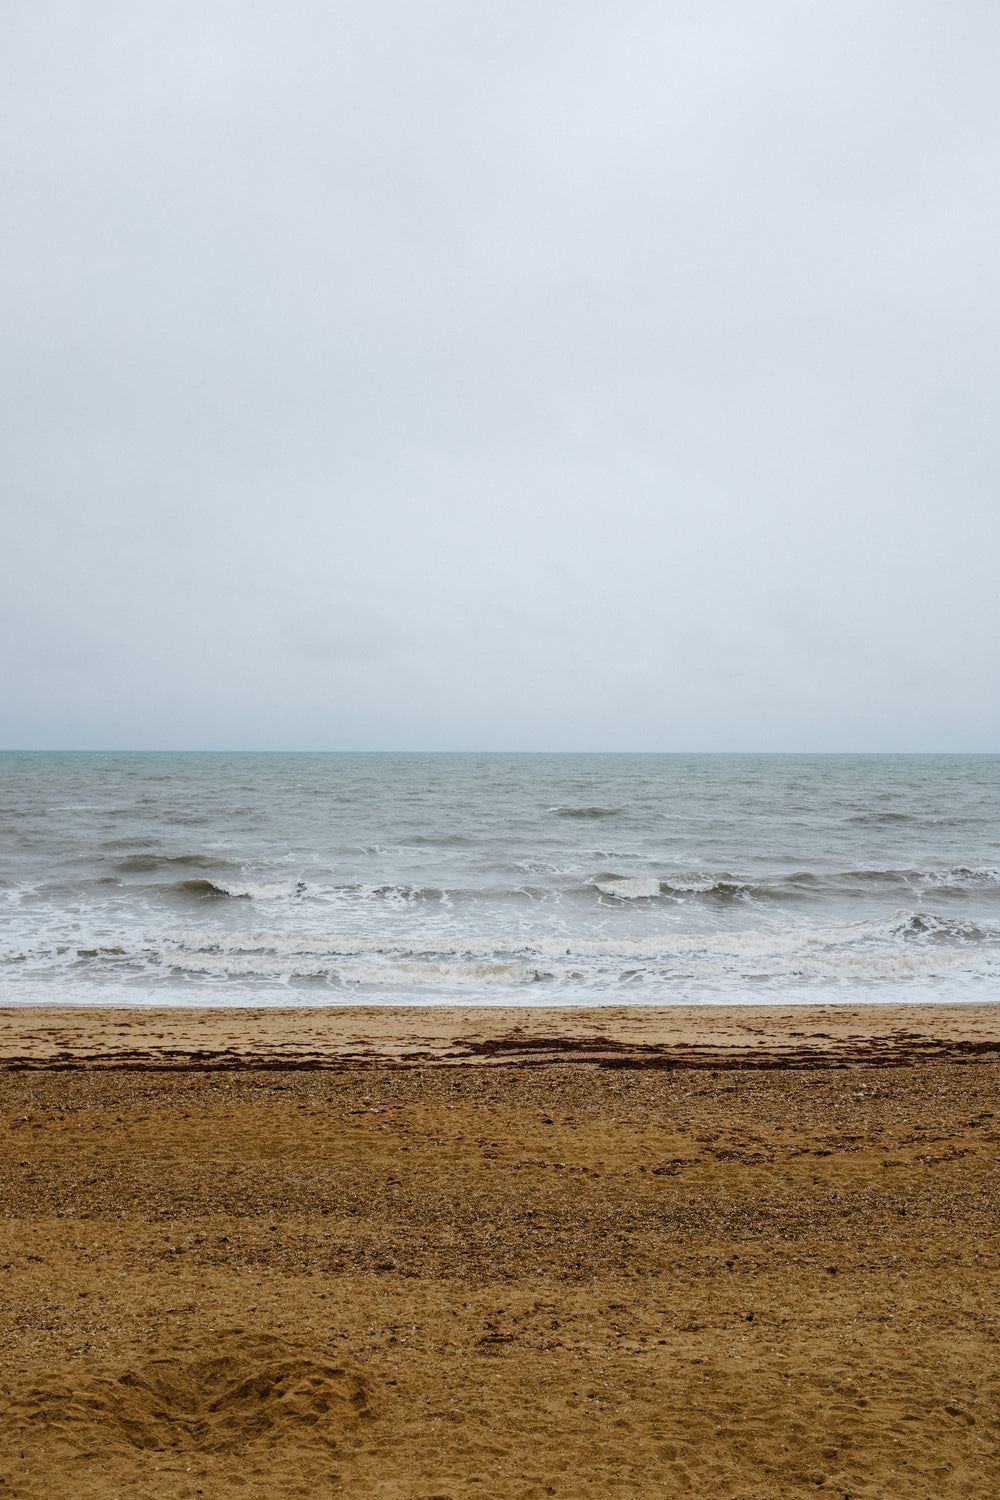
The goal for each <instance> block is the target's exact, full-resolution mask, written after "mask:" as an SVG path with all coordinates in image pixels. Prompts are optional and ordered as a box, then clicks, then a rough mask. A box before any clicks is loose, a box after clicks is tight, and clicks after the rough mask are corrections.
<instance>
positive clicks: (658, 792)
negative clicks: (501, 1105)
mask: <svg viewBox="0 0 1000 1500" xmlns="http://www.w3.org/2000/svg"><path fill="white" fill-rule="evenodd" d="M996 999H1000V757H997V756H961V755H943V756H933V755H919V756H905V755H898V756H894V755H879V756H866V755H831V756H823V755H638V754H637V755H627V754H607V755H605V754H576V755H574V754H566V755H558V754H492V755H490V754H416V753H415V754H391V753H383V754H378V753H372V754H357V753H343V754H338V753H331V754H305V753H303V754H282V753H269V754H252V753H244V754H222V753H204V754H201V753H187V754H184V753H170V754H166V753H164V754H158V753H144V754H124V753H107V754H98V753H73V754H68V753H67V754H60V753H21V752H7V753H4V754H2V755H0V1004H6V1005H31V1004H42V1003H44V1004H81V1005H152V1004H159V1005H162V1004H171V1005H175V1004H176V1005H226V1006H229V1005H244V1004H246V1005H272V1004H274V1005H289V1004H294V1005H310V1004H322V1005H330V1004H340V1003H343V1004H357V1003H368V1004H441V1003H447V1004H494V1005H495V1004H539V1005H552V1004H556V1005H561V1004H566V1005H597V1004H669V1003H682V1002H683V1003H706V1004H711V1003H721V1002H732V1001H737V1000H739V1001H747V1000H750V1001H754V1002H757V1003H775V1004H777V1003H790V1002H798V1001H859V1000H866V1001H887V1002H888V1001H892V1002H905V1001H931V1000H951V1001H957V1000H977V1001H982V1000H996Z"/></svg>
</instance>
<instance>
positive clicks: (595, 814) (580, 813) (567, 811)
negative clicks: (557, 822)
mask: <svg viewBox="0 0 1000 1500" xmlns="http://www.w3.org/2000/svg"><path fill="white" fill-rule="evenodd" d="M549 812H550V813H555V815H556V817H557V818H614V817H617V815H618V814H619V813H620V812H621V808H620V807H550V808H549Z"/></svg>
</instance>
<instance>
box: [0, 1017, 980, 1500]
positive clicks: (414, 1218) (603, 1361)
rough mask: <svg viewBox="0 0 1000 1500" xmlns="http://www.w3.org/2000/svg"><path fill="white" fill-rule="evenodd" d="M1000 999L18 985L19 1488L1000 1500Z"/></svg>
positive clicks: (7, 1282)
mask: <svg viewBox="0 0 1000 1500" xmlns="http://www.w3.org/2000/svg"><path fill="white" fill-rule="evenodd" d="M998 1056H1000V1010H998V1009H997V1008H996V1007H991V1006H979V1007H965V1006H963V1007H952V1006H949V1007H943V1006H942V1007H919V1008H914V1009H912V1010H906V1011H903V1010H892V1009H889V1008H881V1007H867V1008H866V1007H850V1008H848V1007H843V1008H840V1007H832V1008H829V1009H818V1008H817V1009H811V1008H809V1009H807V1008H788V1009H786V1010H780V1011H777V1010H771V1009H767V1008H764V1007H761V1008H754V1007H749V1006H748V1007H732V1008H726V1009H724V1010H723V1009H719V1010H713V1011H711V1012H706V1011H705V1010H685V1009H682V1008H677V1009H639V1008H636V1009H632V1008H629V1009H617V1008H616V1009H611V1008H606V1009H602V1010H588V1011H575V1012H573V1011H541V1010H513V1009H508V1010H504V1011H499V1010H492V1011H486V1010H478V1009H477V1010H469V1009H467V1010H463V1011H458V1010H445V1009H433V1010H432V1009H426V1010H425V1009H421V1010H416V1009H411V1010H398V1011H381V1010H365V1009H361V1008H358V1009H354V1010H350V1011H343V1010H298V1011H282V1012H274V1011H266V1012H265V1011H248V1010H243V1011H228V1012H220V1011H211V1012H207V1011H200V1012H199V1011H177V1010H161V1011H156V1012H149V1011H141V1012H140V1011H99V1012H98V1011H95V1012H84V1011H80V1010H60V1011H56V1010H6V1011H3V1012H0V1089H2V1091H3V1101H2V1102H3V1115H2V1120H3V1123H4V1125H5V1127H6V1128H5V1130H4V1132H3V1139H4V1143H5V1151H4V1155H3V1160H2V1163H0V1203H2V1215H3V1216H2V1218H0V1235H2V1244H0V1265H2V1267H3V1276H2V1280H0V1338H2V1345H3V1370H2V1377H0V1381H2V1389H0V1496H3V1495H8V1494H9V1495H21V1496H39V1497H40V1496H45V1497H49V1496H51V1497H74V1500H76V1497H78V1496H88V1495H99V1496H102V1497H106V1500H112V1497H118V1500H124V1497H125V1496H128V1497H133V1496H135V1497H143V1496H164V1497H167V1496H169V1497H174V1496H188V1495H191V1496H193V1495H199V1494H201V1495H205V1496H223V1495H225V1496H229V1495H235V1496H247V1497H251V1496H286V1495H287V1496H290V1495H308V1496H326V1495H340V1494H344V1495H353V1496H365V1497H367V1496H385V1497H390V1500H434V1497H448V1500H466V1497H468V1496H475V1495H478V1496H481V1497H494V1496H495V1497H498V1500H508V1497H518V1500H527V1497H541V1496H547V1495H557V1496H563V1497H578V1496H615V1497H619V1496H621V1497H625V1496H628V1497H635V1496H647V1495H650V1496H653V1495H663V1496H675V1495H697V1496H712V1497H716V1496H718V1497H723V1500H729V1497H738V1500H751V1497H764V1496H767V1497H771V1496H777V1495H788V1496H798V1495H805V1494H813V1493H817V1494H824V1493H825V1494H830V1495H836V1496H838V1497H839V1496H841V1495H849V1496H851V1497H854V1496H876V1495H906V1496H928V1497H931V1496H933V1497H935V1500H936V1497H941V1496H949V1497H951V1496H976V1497H995V1496H997V1495H998V1494H1000V1461H998V1458H1000V1450H998V1437H1000V1425H998V1419H1000V1411H998V1398H1000V1361H998V1345H997V1331H998V1324H997V1307H996V1291H997V1285H998V1281H1000V1269H998V1253H1000V1236H998V1212H1000V1190H998V1182H997V1171H996V1162H997V1141H998V1138H1000V1134H998V1132H1000V1105H998V1099H997V1085H998V1080H1000V1073H998V1069H997V1061H998Z"/></svg>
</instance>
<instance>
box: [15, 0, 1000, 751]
mask: <svg viewBox="0 0 1000 1500" xmlns="http://www.w3.org/2000/svg"><path fill="white" fill-rule="evenodd" d="M998 76H1000V11H998V10H997V8H996V7H995V6H994V5H991V4H985V3H984V4H979V3H976V0H957V3H954V0H949V3H944V0H940V3H922V0H906V3H896V0H884V3H875V4H872V3H870V0H866V3H864V4H861V3H852V0H836V3H826V0H817V3H810V4H807V5H803V4H801V3H799V0H788V3H766V0H765V3H761V4H756V5H746V4H743V3H735V0H734V3H717V0H698V3H669V0H668V3H664V0H656V3H644V0H636V3H626V4H618V5H612V4H611V3H609V0H574V3H568V0H567V3H556V0H532V3H531V4H526V3H516V0H515V3H505V4H504V5H502V6H501V5H493V6H478V5H467V4H460V3H457V0H440V3H432V0H410V3H389V0H367V3H365V0H341V3H334V0H328V3H319V0H316V3H310V0H283V3H282V4H281V5H278V4H267V5H265V4H259V3H252V0H241V3H236V0H233V3H225V0H199V3H187V0H177V3H168V4H158V3H157V4H153V3H141V0H140V3H136V0H127V3H124V0H105V3H103V4H101V5H99V6H94V5H92V4H90V3H63V0H37V3H31V4H27V3H19V4H18V3H12V4H10V5H9V6H7V7H6V8H5V10H4V13H3V17H2V20H0V99H2V104H0V130H2V156H0V191H2V196H3V202H4V204H5V209H4V221H5V222H4V227H3V261H2V264H3V279H2V288H0V309H2V311H0V316H2V347H3V353H2V355H0V361H2V364H0V370H2V380H3V396H4V412H5V423H4V425H5V429H6V431H5V439H4V443H3V452H2V455H0V483H2V490H3V496H4V500H3V519H2V535H0V544H2V556H0V627H2V632H3V636H2V638H3V652H4V658H5V670H4V677H5V687H4V690H3V699H2V710H0V726H3V727H0V737H2V742H3V743H6V744H8V745H10V746H17V745H23V746H109V747H112V746H137V747H147V746H149V747H151V746H163V747H173V746H177V747H185V746H188V747H198V746H203V747H209V748H211V747H241V746H247V747H250V746H253V747H261V748H269V747H283V748H296V747H302V748H324V747H330V748H364V747H372V748H380V747H400V748H407V747H414V748H418V747H428V748H468V747H480V748H512V749H519V748H568V749H573V748H609V749H618V748H639V749H657V748H663V749H716V748H717V749H741V748H746V749H751V748H753V749H797V748H816V749H854V748H872V749H892V748H900V749H906V748H909V749H997V748H998V738H1000V736H998V733H997V731H998V727H1000V673H998V630H997V605H996V597H997V587H996V582H995V574H996V560H997V555H998V549H997V542H998V536H997V530H998V519H997V518H998V513H1000V507H998V504H997V484H998V479H1000V437H998V428H997V423H996V416H995V408H996V395H997V389H998V381H997V374H998V371H997V365H998V358H1000V356H998V349H1000V344H998V337H997V335H998V328H997V323H998V306H1000V299H998V286H997V276H998V273H997V267H998V266H1000V245H998V238H1000V236H998V206H997V205H998V197H997V179H998V168H1000V134H998V113H1000V102H998V101H1000V95H998V91H997V87H996V80H997V77H998Z"/></svg>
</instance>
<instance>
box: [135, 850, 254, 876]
mask: <svg viewBox="0 0 1000 1500" xmlns="http://www.w3.org/2000/svg"><path fill="white" fill-rule="evenodd" d="M226 863H227V861H226V860H224V859H219V858H218V857H217V856H214V855H210V854H129V855H128V856H127V857H126V858H125V859H121V860H119V861H118V863H117V864H116V865H115V869H116V870H118V871H119V873H120V874H122V875H131V874H136V875H146V874H150V873H151V872H153V871H154V870H171V869H173V868H174V867H175V866H177V865H180V866H181V867H184V866H191V867H193V868H195V869H198V870H210V869H212V868H215V869H218V867H219V866H220V865H223V866H224V865H225V864H226Z"/></svg>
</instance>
